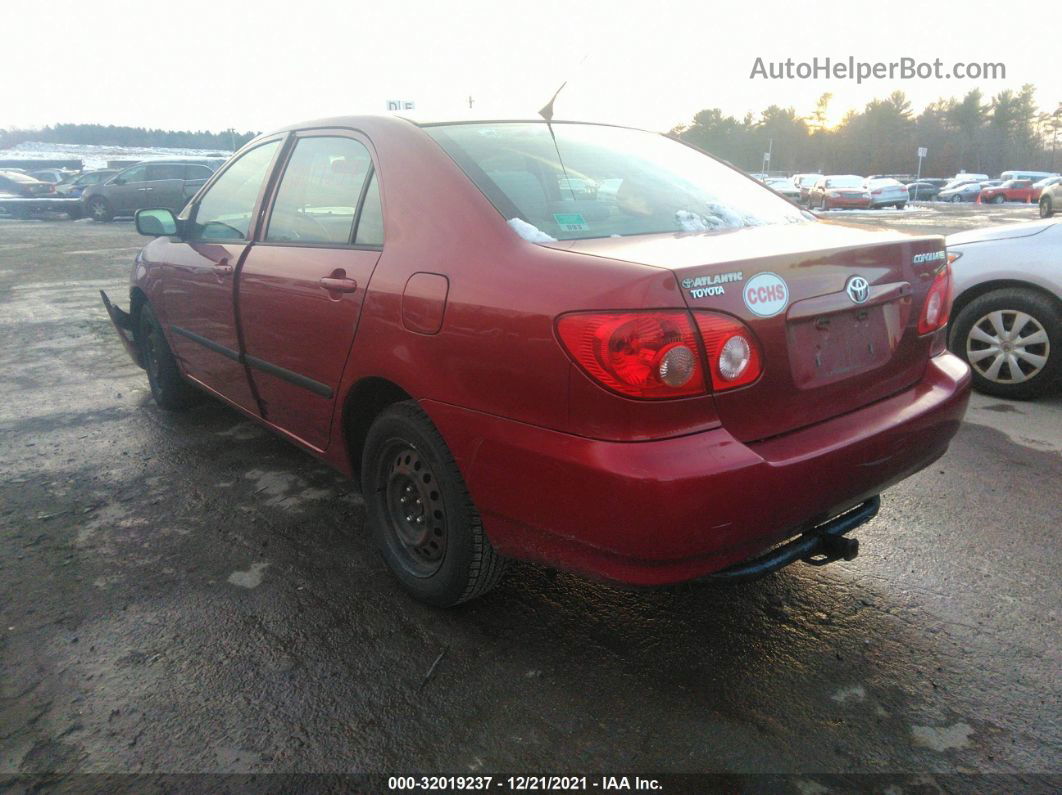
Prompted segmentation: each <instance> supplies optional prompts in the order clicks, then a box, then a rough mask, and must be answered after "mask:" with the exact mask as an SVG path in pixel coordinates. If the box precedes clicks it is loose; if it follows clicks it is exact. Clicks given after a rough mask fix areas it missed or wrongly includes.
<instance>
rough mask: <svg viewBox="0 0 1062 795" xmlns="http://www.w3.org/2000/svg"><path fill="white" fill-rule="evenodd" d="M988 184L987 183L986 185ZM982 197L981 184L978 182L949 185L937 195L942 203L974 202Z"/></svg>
mask: <svg viewBox="0 0 1062 795" xmlns="http://www.w3.org/2000/svg"><path fill="white" fill-rule="evenodd" d="M986 184H987V183H986ZM980 195H981V183H980V182H978V181H976V180H975V181H971V182H959V183H949V184H948V185H946V186H945V187H944V188H942V189H941V191H940V193H938V194H937V200H938V201H942V202H974V201H977V197H978V196H980Z"/></svg>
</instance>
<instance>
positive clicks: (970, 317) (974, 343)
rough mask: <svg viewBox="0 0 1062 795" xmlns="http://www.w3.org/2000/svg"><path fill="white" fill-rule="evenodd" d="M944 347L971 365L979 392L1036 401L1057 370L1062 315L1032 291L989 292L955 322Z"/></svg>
mask: <svg viewBox="0 0 1062 795" xmlns="http://www.w3.org/2000/svg"><path fill="white" fill-rule="evenodd" d="M948 347H949V348H951V350H952V352H953V353H955V354H956V355H958V356H961V357H962V358H963V359H965V360H966V362H967V363H968V364H969V365H970V368H971V370H972V371H973V380H974V386H975V387H976V388H977V390H978V391H980V392H984V393H985V394H988V395H995V396H997V397H1004V398H1013V399H1016V400H1027V399H1029V398H1034V397H1039V396H1040V395H1042V394H1044V392H1046V391H1047V390H1049V389H1051V388H1052V387H1053V386H1054V385H1055V384H1056V382H1057V379H1058V375H1059V373H1060V371H1062V312H1059V310H1058V308H1057V307H1056V306H1055V305H1054V303H1052V301H1051V299H1050V298H1048V297H1047V296H1045V295H1042V294H1040V293H1036V292H1033V291H1031V290H1024V289H1020V288H1007V289H1003V290H993V291H992V292H990V293H986V294H985V295H982V296H979V297H978V298H975V299H974V300H973V301H971V302H970V303H969V304H967V305H966V307H964V308H963V310H962V311H961V312H960V313H959V316H958V317H957V318H955V323H954V325H953V326H952V329H951V334H950V339H949V345H948Z"/></svg>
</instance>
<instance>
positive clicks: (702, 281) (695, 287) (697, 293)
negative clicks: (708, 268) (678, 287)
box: [682, 271, 745, 298]
mask: <svg viewBox="0 0 1062 795" xmlns="http://www.w3.org/2000/svg"><path fill="white" fill-rule="evenodd" d="M743 278H745V274H744V273H742V272H741V271H730V272H729V273H715V274H712V275H711V276H697V277H696V278H692V279H683V280H682V286H683V287H684V288H685V289H687V290H689V292H690V296H691V297H692V298H707V297H708V296H710V295H723V294H724V293H726V288H725V287H724V286H723V285H724V284H729V283H730V282H740V281H741V280H742V279H743Z"/></svg>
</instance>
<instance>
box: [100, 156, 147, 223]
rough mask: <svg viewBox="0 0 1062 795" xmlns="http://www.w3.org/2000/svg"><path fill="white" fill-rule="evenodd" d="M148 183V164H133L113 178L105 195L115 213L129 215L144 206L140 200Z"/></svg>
mask: <svg viewBox="0 0 1062 795" xmlns="http://www.w3.org/2000/svg"><path fill="white" fill-rule="evenodd" d="M146 185H147V166H146V165H139V166H133V167H132V168H128V169H126V170H125V171H123V172H122V173H121V174H118V175H117V176H116V177H115V178H114V179H113V180H111V182H110V183H109V184H108V185H107V187H106V189H105V190H104V195H105V196H106V197H107V202H108V204H110V205H111V209H112V210H113V211H114V212H115V214H117V215H127V214H131V213H132V212H133V211H134V210H136V209H138V208H139V207H141V206H142V205H141V204H140V203H139V202H140V197H141V196H143V195H144V188H145V186H146Z"/></svg>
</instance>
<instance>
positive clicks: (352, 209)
mask: <svg viewBox="0 0 1062 795" xmlns="http://www.w3.org/2000/svg"><path fill="white" fill-rule="evenodd" d="M382 245H383V225H382V215H381V208H380V198H379V192H378V190H377V188H376V181H375V178H374V177H373V164H372V159H371V157H370V155H369V150H368V148H367V147H366V145H365V143H364V142H363V141H362V140H360V139H359V138H358V137H357V136H356V135H355V134H353V133H347V132H331V133H329V132H328V131H306V132H302V133H299V134H298V137H297V140H296V142H295V145H294V147H293V148H292V149H291V154H290V156H289V158H288V162H287V164H286V165H285V167H284V170H283V175H282V177H281V178H280V182H279V185H278V186H277V188H276V190H275V198H274V200H273V202H272V208H271V210H270V212H269V217H268V220H267V225H266V227H265V229H264V231H263V233H262V234H261V235H260V241H259V242H257V243H255V245H254V247H253V248H252V249H251V251H250V252H249V253H248V254H247V256H246V259H245V261H244V262H243V265H242V266H241V270H240V275H239V308H240V323H241V331H242V332H243V342H244V345H245V352H246V362H247V365H248V370H249V373H250V376H251V378H252V381H253V383H254V385H255V388H256V390H257V393H258V397H259V400H260V404H261V406H262V410H263V412H264V413H265V417H266V419H268V420H269V421H270V422H271V423H273V424H274V425H277V426H278V427H280V428H282V429H284V430H286V431H287V432H289V433H291V434H292V435H293V436H296V437H298V438H299V439H301V440H302V441H303V442H305V443H306V444H308V445H310V446H312V447H315V448H317V449H319V450H323V449H325V448H326V447H327V446H328V439H329V432H330V427H331V421H332V414H333V410H334V408H335V402H336V389H337V388H338V385H339V381H340V378H341V376H342V374H343V367H344V365H345V364H346V360H347V355H348V353H349V352H350V347H351V344H352V343H353V341H354V333H355V330H356V329H357V325H358V317H359V315H360V312H361V305H362V301H363V299H364V296H365V290H366V288H367V287H368V284H369V279H370V277H371V276H372V271H373V268H375V267H376V262H377V260H378V259H379V257H380V251H381V247H382Z"/></svg>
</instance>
